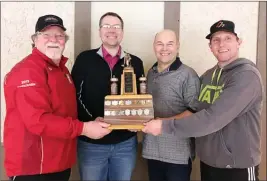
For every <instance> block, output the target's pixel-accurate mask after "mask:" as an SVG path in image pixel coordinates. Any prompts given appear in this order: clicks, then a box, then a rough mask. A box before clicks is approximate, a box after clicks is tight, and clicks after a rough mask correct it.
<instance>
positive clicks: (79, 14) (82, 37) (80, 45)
mask: <svg viewBox="0 0 267 181" xmlns="http://www.w3.org/2000/svg"><path fill="white" fill-rule="evenodd" d="M90 48H91V2H90V1H77V2H75V3H74V59H76V57H77V56H78V55H79V54H80V53H81V52H82V51H84V50H88V49H90Z"/></svg>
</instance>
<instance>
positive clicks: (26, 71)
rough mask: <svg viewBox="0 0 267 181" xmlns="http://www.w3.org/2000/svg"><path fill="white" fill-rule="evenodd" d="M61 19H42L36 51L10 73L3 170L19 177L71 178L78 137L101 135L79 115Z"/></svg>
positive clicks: (102, 126)
mask: <svg viewBox="0 0 267 181" xmlns="http://www.w3.org/2000/svg"><path fill="white" fill-rule="evenodd" d="M65 30H66V28H65V27H64V25H63V21H62V19H61V18H59V17H58V16H55V15H45V16H42V17H40V18H39V19H38V21H37V23H36V27H35V34H34V35H33V36H32V40H33V42H34V48H33V50H32V53H31V54H30V55H28V56H27V57H26V58H24V59H23V60H22V61H20V62H19V63H18V64H16V65H15V66H14V67H13V68H12V70H11V71H10V72H9V73H8V74H7V75H6V78H5V84H4V92H5V99H6V118H5V126H4V151H5V161H4V164H5V169H6V173H7V176H9V177H10V178H11V179H12V180H15V181H24V180H25V181H56V180H57V181H67V180H69V177H70V172H71V167H72V166H73V165H74V164H75V162H76V144H77V143H76V137H77V136H80V135H84V136H88V137H90V138H92V139H99V138H101V137H103V136H105V135H106V134H108V133H109V132H110V131H109V130H108V129H107V128H106V127H108V126H109V125H108V124H106V123H103V122H101V121H99V120H100V119H101V118H97V120H98V121H92V122H90V123H83V122H81V121H79V120H78V119H77V104H76V94H75V87H74V84H73V81H72V79H71V76H70V73H69V71H68V69H67V68H66V66H65V63H66V61H67V58H66V57H64V56H63V55H62V53H63V51H64V48H65V43H66V41H67V35H66V34H65Z"/></svg>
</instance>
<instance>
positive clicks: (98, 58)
mask: <svg viewBox="0 0 267 181" xmlns="http://www.w3.org/2000/svg"><path fill="white" fill-rule="evenodd" d="M121 52H122V53H121V56H120V59H119V60H118V62H117V63H116V64H115V66H114V67H113V69H112V70H111V69H110V67H109V65H108V63H107V61H105V60H104V58H103V55H102V49H101V48H98V49H93V50H88V51H84V52H82V53H80V54H79V55H78V57H77V59H76V61H75V63H74V66H73V69H72V72H71V75H72V78H73V81H74V84H75V87H76V91H77V102H78V118H79V120H81V121H83V122H87V121H92V120H95V118H97V117H103V116H104V99H105V96H106V95H110V84H111V82H110V78H111V77H113V76H115V77H116V78H118V79H119V81H118V86H119V87H118V90H119V91H120V79H121V74H122V72H123V66H122V65H123V64H124V55H125V52H123V51H121ZM130 56H131V65H132V67H133V68H134V72H135V74H136V82H137V89H138V92H139V88H138V87H139V86H138V85H139V78H140V77H141V76H142V75H143V76H145V75H144V67H143V62H142V61H141V59H140V58H138V57H136V56H134V55H131V54H130ZM119 94H120V92H119ZM135 135H136V133H134V132H130V131H128V130H113V131H112V132H111V133H110V134H108V135H106V136H104V137H103V138H101V139H98V140H94V139H90V138H87V137H85V136H80V139H81V140H83V141H87V142H90V143H96V144H116V143H120V142H122V141H125V140H127V139H129V138H131V137H132V136H135Z"/></svg>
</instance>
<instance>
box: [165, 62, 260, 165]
mask: <svg viewBox="0 0 267 181" xmlns="http://www.w3.org/2000/svg"><path fill="white" fill-rule="evenodd" d="M263 89H264V88H263V84H262V79H261V75H260V73H259V71H258V69H257V68H256V66H255V64H254V63H253V62H251V61H250V60H247V59H245V58H238V59H237V60H235V61H233V62H231V63H230V64H228V65H226V66H225V67H224V68H223V69H220V68H219V67H218V66H217V65H216V66H214V67H213V68H212V69H210V70H208V71H207V72H206V73H204V74H203V75H202V76H201V91H200V95H199V99H198V100H199V105H198V106H197V107H198V110H197V111H198V112H197V113H195V114H193V115H192V116H189V117H186V118H183V119H179V120H169V121H168V120H165V121H163V134H164V133H169V134H170V133H171V134H174V135H176V136H179V137H191V136H194V137H196V152H197V154H198V156H199V158H200V160H201V161H202V162H204V163H206V164H208V165H210V166H213V167H217V168H249V167H252V166H256V165H259V164H260V161H261V140H260V138H261V120H260V115H261V110H262V105H263V97H264V92H263V91H264V90H263Z"/></svg>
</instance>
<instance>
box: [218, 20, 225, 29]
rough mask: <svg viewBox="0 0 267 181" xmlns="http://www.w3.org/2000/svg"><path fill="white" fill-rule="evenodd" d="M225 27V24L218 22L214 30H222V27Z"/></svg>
mask: <svg viewBox="0 0 267 181" xmlns="http://www.w3.org/2000/svg"><path fill="white" fill-rule="evenodd" d="M224 26H225V24H224V23H223V22H222V21H220V22H219V23H218V24H217V25H216V28H222V27H224Z"/></svg>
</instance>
